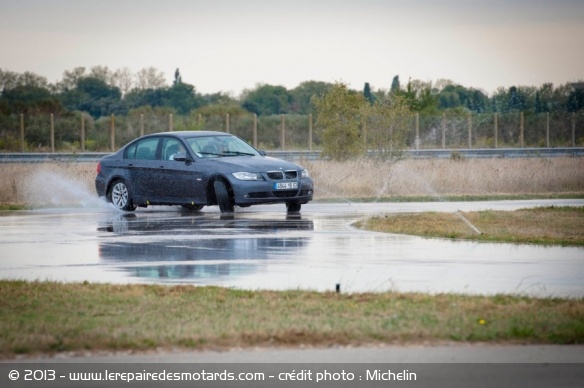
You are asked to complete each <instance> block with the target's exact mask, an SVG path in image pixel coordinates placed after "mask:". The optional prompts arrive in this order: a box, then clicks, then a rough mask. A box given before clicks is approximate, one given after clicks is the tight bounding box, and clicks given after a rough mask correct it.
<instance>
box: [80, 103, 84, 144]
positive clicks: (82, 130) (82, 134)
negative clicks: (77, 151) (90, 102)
mask: <svg viewBox="0 0 584 388" xmlns="http://www.w3.org/2000/svg"><path fill="white" fill-rule="evenodd" d="M80 140H81V152H85V114H84V113H83V112H81V139H80Z"/></svg>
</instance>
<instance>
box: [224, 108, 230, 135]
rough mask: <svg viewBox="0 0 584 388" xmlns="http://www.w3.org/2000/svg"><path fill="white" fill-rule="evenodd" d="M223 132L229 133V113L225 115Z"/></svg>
mask: <svg viewBox="0 0 584 388" xmlns="http://www.w3.org/2000/svg"><path fill="white" fill-rule="evenodd" d="M225 132H227V133H231V132H230V131H229V113H225Z"/></svg>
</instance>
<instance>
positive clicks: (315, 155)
mask: <svg viewBox="0 0 584 388" xmlns="http://www.w3.org/2000/svg"><path fill="white" fill-rule="evenodd" d="M266 153H267V155H268V156H273V157H276V158H280V159H285V160H291V161H300V160H318V159H320V158H321V155H320V151H266ZM376 154H377V152H375V151H369V153H368V155H369V156H370V157H375V156H376ZM106 155H110V153H108V152H83V153H38V152H37V153H0V163H43V162H68V163H96V162H97V161H99V159H101V158H102V157H104V156H106ZM404 156H405V157H409V158H413V159H432V158H435V159H459V158H463V159H464V158H468V159H474V158H553V157H582V156H584V147H576V148H572V147H561V148H473V149H458V148H457V149H446V150H445V149H417V150H415V149H408V150H404Z"/></svg>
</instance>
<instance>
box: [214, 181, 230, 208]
mask: <svg viewBox="0 0 584 388" xmlns="http://www.w3.org/2000/svg"><path fill="white" fill-rule="evenodd" d="M213 187H214V188H215V197H216V198H217V204H218V205H219V210H221V213H233V209H234V205H233V203H232V202H231V198H229V191H227V185H226V184H225V182H223V181H220V180H216V181H215V182H214V183H213Z"/></svg>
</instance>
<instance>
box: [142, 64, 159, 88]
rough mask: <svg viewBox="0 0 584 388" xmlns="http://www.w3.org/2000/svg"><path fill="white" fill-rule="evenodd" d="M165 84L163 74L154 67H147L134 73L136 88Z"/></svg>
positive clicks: (156, 86) (157, 86) (155, 86)
mask: <svg viewBox="0 0 584 388" xmlns="http://www.w3.org/2000/svg"><path fill="white" fill-rule="evenodd" d="M164 86H166V81H165V80H164V74H163V73H162V72H161V71H160V70H158V69H156V68H154V67H148V68H145V69H142V70H140V71H138V73H137V74H136V87H137V88H138V89H157V88H162V87H164Z"/></svg>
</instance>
